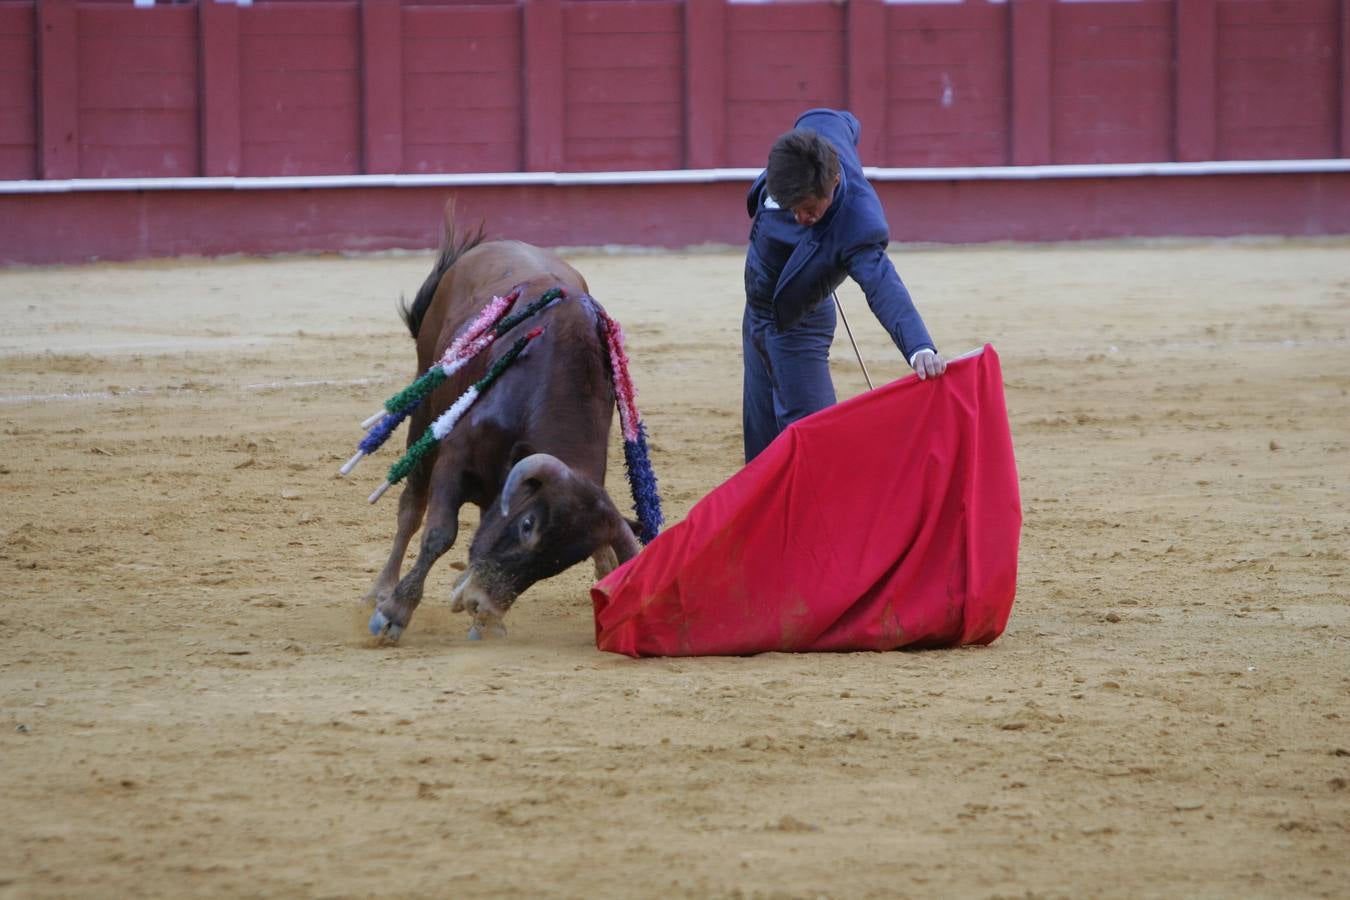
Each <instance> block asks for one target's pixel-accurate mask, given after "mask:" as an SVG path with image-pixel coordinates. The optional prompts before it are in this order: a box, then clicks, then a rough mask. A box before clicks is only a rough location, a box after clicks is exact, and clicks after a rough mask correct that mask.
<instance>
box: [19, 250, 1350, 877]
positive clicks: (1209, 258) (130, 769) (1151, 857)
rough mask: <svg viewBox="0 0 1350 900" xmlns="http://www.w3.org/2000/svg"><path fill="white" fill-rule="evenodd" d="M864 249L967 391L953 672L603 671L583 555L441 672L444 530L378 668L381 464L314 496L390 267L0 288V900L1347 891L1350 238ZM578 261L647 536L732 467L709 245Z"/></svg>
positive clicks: (859, 311) (363, 383)
mask: <svg viewBox="0 0 1350 900" xmlns="http://www.w3.org/2000/svg"><path fill="white" fill-rule="evenodd" d="M893 255H894V258H895V260H896V263H897V265H898V267H899V269H900V271H901V273H902V274H903V275H904V276H905V278H906V280H907V282H908V283H909V285H910V287H911V289H912V290H913V292H914V294H915V296H916V298H917V299H918V302H919V304H920V308H921V310H922V311H923V312H924V314H925V317H926V318H927V321H928V324H929V326H930V328H931V330H932V331H933V333H934V335H935V336H936V337H937V338H938V340H939V343H940V344H941V346H942V347H943V349H944V350H946V351H948V352H949V353H952V354H955V353H959V352H961V351H964V350H967V349H970V348H973V347H976V346H978V345H980V344H981V343H983V342H985V341H990V342H992V343H993V344H994V345H995V346H996V347H997V349H998V351H999V353H1000V355H1001V356H1002V360H1003V367H1004V373H1005V377H1006V380H1007V393H1008V407H1009V412H1010V416H1011V418H1012V428H1013V436H1014V440H1015V442H1016V446H1017V454H1018V460H1019V466H1020V470H1021V478H1022V496H1023V504H1024V511H1025V527H1024V531H1023V535H1022V553H1021V573H1020V575H1021V577H1020V589H1019V595H1018V601H1017V605H1016V607H1015V608H1014V610H1013V615H1012V620H1011V622H1010V625H1009V629H1008V631H1007V633H1006V634H1005V635H1004V636H1003V637H1002V638H1001V639H1000V640H999V641H997V642H996V643H994V644H993V645H992V646H990V647H987V648H976V649H964V650H956V651H944V652H925V653H904V652H902V653H890V654H848V655H785V654H766V655H763V656H758V657H753V658H744V659H741V658H713V659H658V660H644V661H632V660H629V659H626V658H622V657H617V656H611V655H608V654H601V653H600V652H598V651H597V650H596V649H595V648H594V645H593V643H592V638H593V632H592V621H591V613H590V605H589V600H588V597H587V593H586V591H587V588H588V587H589V584H590V582H589V580H588V575H589V565H585V566H581V567H578V568H577V569H575V570H573V571H572V572H569V573H566V574H564V575H563V576H560V577H558V578H556V579H553V580H551V581H548V582H545V583H543V584H541V585H538V586H537V587H535V588H534V589H532V590H531V591H529V592H528V593H527V594H526V595H525V596H524V597H523V598H522V599H521V601H520V602H519V603H518V604H517V606H516V608H515V610H514V611H513V612H512V614H511V616H510V618H509V619H508V624H509V625H510V626H511V633H510V635H509V637H507V638H505V639H503V640H494V641H485V642H482V643H470V642H469V641H467V640H466V635H465V632H466V628H467V626H468V620H467V619H466V618H465V617H464V616H462V615H452V614H451V613H450V612H449V611H448V607H447V604H446V602H445V598H446V594H447V586H448V584H449V582H450V580H451V578H452V576H454V575H455V574H456V573H455V571H454V570H453V569H452V568H451V565H450V564H451V563H453V562H455V561H458V560H462V559H463V558H464V555H465V552H466V551H465V549H464V548H465V546H466V542H465V541H464V540H463V539H461V542H460V545H459V546H457V547H456V548H455V549H454V550H452V551H451V554H450V556H449V557H448V558H447V559H446V560H444V561H442V563H441V565H440V566H439V567H438V568H437V569H436V571H435V572H433V575H432V579H431V581H430V582H429V592H428V601H427V603H426V604H425V605H424V606H423V608H422V609H421V610H420V611H419V613H418V615H417V617H416V618H415V619H414V621H413V623H412V628H411V629H410V631H409V632H408V634H407V635H406V636H405V638H404V641H403V643H402V645H401V646H399V647H397V648H387V647H377V646H375V645H373V643H372V642H371V641H370V639H368V638H367V637H365V636H364V632H363V630H362V627H363V625H364V622H365V619H366V616H367V612H366V610H365V608H364V607H362V606H360V605H359V603H358V599H359V597H360V596H361V594H362V593H363V592H364V591H365V590H366V588H367V587H368V585H369V582H370V581H371V579H372V578H373V576H374V573H375V571H376V569H377V567H378V566H379V565H380V564H381V563H382V561H383V558H384V556H385V555H386V554H387V552H388V544H389V541H390V539H391V537H392V535H393V528H394V509H395V505H396V504H395V502H394V499H395V498H394V497H392V496H391V497H388V498H386V499H385V500H383V501H381V502H380V503H379V504H377V505H375V506H369V505H367V504H366V502H365V497H366V494H367V493H368V492H369V491H370V489H371V488H372V487H373V486H374V485H375V484H376V483H377V482H378V481H379V479H380V476H381V473H382V472H383V470H384V468H385V467H386V466H387V465H388V463H389V462H390V458H388V457H384V455H383V454H382V455H381V458H380V459H379V460H377V461H374V462H367V463H366V464H365V465H363V466H362V467H360V468H358V469H357V470H356V472H355V473H354V476H353V477H352V478H350V479H346V480H342V479H339V478H336V477H335V470H336V469H337V467H338V466H339V465H340V464H341V462H342V461H343V460H345V459H346V458H347V456H348V455H349V454H350V452H351V448H352V447H353V446H354V443H355V441H356V439H357V437H358V436H359V430H358V427H357V426H358V423H359V422H360V420H361V419H362V418H364V417H365V416H366V415H367V414H369V413H370V412H371V411H372V410H374V409H375V408H377V407H378V406H379V404H380V402H381V401H382V400H383V399H384V398H385V397H386V396H387V395H388V394H390V393H391V392H392V391H394V390H396V389H398V388H399V387H402V386H403V384H404V383H406V381H407V380H408V378H409V377H410V376H411V375H412V374H413V371H412V370H413V365H414V359H413V350H412V343H411V341H410V340H409V339H408V338H407V336H406V333H405V332H404V331H403V328H402V324H401V323H400V322H399V320H398V317H397V316H396V314H395V310H394V306H395V301H396V299H397V298H398V296H399V294H400V293H403V294H406V295H408V296H411V295H412V294H413V293H414V292H415V291H416V289H417V287H418V285H419V284H420V283H421V281H422V279H423V277H424V276H425V275H426V273H427V271H428V269H429V267H430V255H429V254H417V255H409V256H383V257H374V258H357V259H343V258H288V259H276V260H261V261H257V260H225V261H200V260H194V261H175V262H165V263H154V264H141V265H95V266H88V267H76V268H53V269H40V270H33V269H30V270H7V271H0V321H3V322H4V329H3V335H2V336H0V425H3V437H0V448H3V454H2V455H0V495H2V496H3V507H4V508H3V513H2V514H0V570H3V571H4V572H6V573H7V576H6V578H5V582H4V583H5V585H6V587H5V590H4V593H3V604H2V605H0V626H3V627H4V629H5V631H6V633H8V634H9V635H10V637H9V639H8V640H6V641H5V642H4V644H3V647H2V648H0V759H2V760H3V765H0V799H2V800H3V807H4V815H3V817H0V897H24V898H28V897H57V896H65V897H76V896H78V897H87V896H108V897H118V896H121V897H129V896H137V897H175V898H178V897H189V896H212V897H237V896H238V897H242V896H276V897H363V896H380V897H404V896H434V897H471V898H472V897H542V896H550V897H576V898H596V897H670V896H676V897H697V898H704V897H726V898H730V897H741V898H749V897H794V898H795V897H802V898H807V897H822V896H823V897H832V898H855V897H942V896H960V897H1012V896H1016V897H1023V896H1033V897H1074V898H1077V897H1131V898H1134V897H1157V896H1176V897H1182V896H1184V897H1224V898H1227V897H1322V896H1326V897H1331V896H1342V897H1343V896H1345V892H1346V890H1347V887H1346V886H1347V884H1350V786H1348V785H1347V783H1348V782H1350V702H1348V701H1350V599H1348V598H1350V562H1347V559H1348V558H1350V396H1348V392H1350V241H1345V240H1337V241H1331V240H1329V241H1308V242H1274V241H1245V242H1228V243H1219V244H1204V243H1155V244H1087V245H1057V246H1036V247H1022V246H1002V247H983V248H950V249H944V248H910V249H897V250H896V252H895V253H894V254H893ZM569 258H570V259H571V260H572V261H573V262H574V263H575V264H576V265H577V267H578V268H579V269H580V270H581V271H582V272H583V274H585V275H586V276H587V277H588V279H589V280H590V283H591V288H592V292H593V293H594V294H595V295H596V297H598V298H599V299H600V300H601V302H603V303H605V304H606V306H607V307H608V308H609V310H610V312H611V313H613V314H614V315H615V316H616V317H617V318H618V319H619V320H620V321H621V322H623V323H624V325H625V327H626V329H627V331H628V335H629V345H630V351H631V353H632V356H633V360H634V364H635V369H634V377H635V379H636V381H637V384H638V387H639V389H640V391H641V397H640V402H641V405H642V408H643V410H644V413H645V415H646V417H647V420H648V425H649V429H650V433H651V435H652V439H653V445H654V446H653V460H654V463H655V466H656V470H657V474H658V476H659V477H660V479H661V484H662V488H663V494H664V499H665V503H666V507H667V518H668V519H670V520H671V521H676V520H678V519H679V518H681V517H682V516H683V515H684V513H685V512H686V511H687V510H688V509H689V507H690V506H691V505H692V504H693V503H694V502H695V501H696V500H697V499H698V498H699V497H701V496H702V495H703V494H705V493H706V492H707V491H708V490H710V489H711V488H712V487H714V486H715V485H717V484H718V483H720V482H721V481H722V480H723V479H725V478H726V477H727V476H728V475H730V474H731V473H732V472H734V471H735V470H736V468H737V465H738V462H739V453H740V425H739V392H740V364H739V346H740V343H739V341H740V339H739V324H740V316H741V300H740V290H739V285H740V281H741V275H740V267H741V256H740V254H739V253H737V252H730V251H729V252H725V253H718V252H709V253H701V254H692V255H660V254H653V255H620V256H615V255H604V254H595V253H589V254H587V253H579V254H569ZM843 297H844V303H845V307H846V309H848V311H849V313H850V317H851V320H852V323H853V326H854V330H855V332H857V333H858V335H859V339H860V342H861V344H862V347H863V351H864V353H865V355H866V358H867V360H868V361H869V365H870V367H871V369H872V372H873V376H874V378H875V377H880V378H881V379H884V380H889V379H891V378H895V377H899V376H900V375H902V374H904V373H905V371H907V370H905V369H902V363H901V361H900V359H899V354H898V353H897V352H895V350H894V349H893V348H890V347H888V346H887V343H886V340H885V337H884V335H883V333H882V332H881V329H880V327H879V326H878V324H877V323H876V321H875V319H872V318H871V317H870V315H869V314H868V312H867V309H866V306H865V303H864V301H863V299H862V297H861V294H860V293H859V292H858V291H857V289H856V287H854V286H853V285H852V284H851V283H850V284H849V285H848V286H847V287H846V290H845V293H844V295H843ZM835 376H836V383H837V385H838V387H839V391H840V394H841V396H851V395H853V394H855V393H857V392H858V391H859V390H861V389H862V388H863V386H864V385H863V382H862V378H861V375H860V373H859V372H858V368H857V365H856V363H855V362H854V361H853V359H852V353H851V351H850V350H849V348H848V344H847V342H846V339H845V338H844V337H843V332H842V329H841V332H840V339H839V341H838V342H837V343H836V345H835ZM897 439H902V436H899V435H898V436H897ZM386 452H389V451H386ZM611 457H612V460H613V465H612V467H611V478H610V482H611V487H612V488H613V492H614V493H615V495H616V497H619V498H621V500H622V502H621V505H622V506H623V507H624V508H627V505H628V504H627V498H626V487H625V485H624V483H623V478H622V465H621V459H622V456H621V449H620V445H619V442H618V439H617V436H616V437H615V439H614V441H613V446H612V451H611ZM474 521H476V512H474V513H471V514H470V515H469V516H468V520H467V522H466V525H467V526H471V525H472V523H473V522H474ZM464 533H465V532H461V534H462V535H463V534H464Z"/></svg>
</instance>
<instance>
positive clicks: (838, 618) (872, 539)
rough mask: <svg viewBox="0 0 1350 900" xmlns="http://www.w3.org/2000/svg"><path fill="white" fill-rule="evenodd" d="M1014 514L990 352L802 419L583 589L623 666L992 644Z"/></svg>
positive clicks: (1015, 533) (1011, 468) (1001, 618)
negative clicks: (651, 660)
mask: <svg viewBox="0 0 1350 900" xmlns="http://www.w3.org/2000/svg"><path fill="white" fill-rule="evenodd" d="M1021 529H1022V505H1021V497H1020V494H1019V491H1018V483H1017V464H1016V460H1015V459H1014V457H1013V446H1012V436H1011V434H1010V432H1009V430H1008V413H1007V407H1006V405H1005V403H1004V398H1003V375H1002V370H1001V368H1000V366H999V359H998V355H997V354H996V353H995V352H994V348H993V347H992V346H990V345H988V344H986V345H985V347H984V349H983V350H981V351H978V352H976V353H974V354H972V355H969V356H966V357H963V358H960V359H956V360H953V361H952V362H951V363H949V364H948V367H947V373H946V374H945V375H944V376H943V377H941V378H936V379H930V380H928V381H920V380H919V379H918V377H917V376H913V375H911V376H909V377H908V378H903V379H901V380H899V381H896V382H893V383H891V384H888V385H885V386H883V387H881V388H878V389H877V390H874V391H869V392H868V393H866V394H863V395H862V396H859V397H855V398H854V399H852V400H849V401H847V402H845V403H840V404H838V405H836V406H832V407H830V408H829V409H826V410H822V411H821V412H819V413H816V414H815V415H813V416H810V417H808V418H806V419H803V420H801V421H799V422H796V423H794V424H793V425H792V426H791V427H789V428H788V429H787V430H786V431H784V432H783V433H782V434H781V435H779V437H778V438H777V440H775V441H774V442H773V444H771V445H770V446H769V448H768V449H767V450H765V451H764V452H763V453H762V454H760V455H759V456H758V457H756V458H755V460H754V461H753V462H751V463H750V464H749V465H747V466H746V467H745V468H744V469H742V470H741V471H739V472H737V473H736V474H735V475H733V476H732V477H731V478H730V479H728V480H727V481H726V482H725V483H724V484H722V485H721V486H720V487H718V488H717V489H716V490H714V491H713V492H712V493H710V494H708V496H706V497H704V498H703V499H702V500H700V501H699V502H698V503H697V504H696V505H695V506H694V508H693V509H691V510H690V511H689V515H688V517H687V518H685V519H684V521H682V522H680V523H679V524H677V525H675V526H673V527H671V528H670V529H669V530H667V531H666V532H664V533H663V534H661V535H660V536H658V537H657V538H656V539H655V540H654V541H652V542H651V543H650V544H649V545H647V547H646V548H645V549H644V550H643V551H642V552H641V553H639V554H638V555H637V556H635V557H634V558H633V559H631V560H629V561H628V562H627V563H625V564H624V565H622V566H620V567H619V568H618V569H615V570H614V571H613V572H612V573H610V575H609V576H608V577H606V578H605V579H604V580H603V581H601V582H600V583H599V584H597V585H595V587H593V588H592V589H591V601H592V603H593V604H594V607H595V640H596V646H598V647H599V648H600V649H601V650H609V651H612V652H615V653H625V654H627V655H629V656H700V655H743V654H751V653H762V652H765V651H769V650H779V651H808V650H893V649H896V648H898V647H955V646H959V645H961V644H987V643H989V642H990V641H992V640H994V638H996V637H998V636H999V635H1000V634H1002V633H1003V629H1004V627H1005V626H1006V624H1007V622H1008V615H1009V613H1010V612H1011V611H1012V604H1013V595H1014V593H1015V592H1016V587H1017V545H1018V539H1019V537H1020V535H1021Z"/></svg>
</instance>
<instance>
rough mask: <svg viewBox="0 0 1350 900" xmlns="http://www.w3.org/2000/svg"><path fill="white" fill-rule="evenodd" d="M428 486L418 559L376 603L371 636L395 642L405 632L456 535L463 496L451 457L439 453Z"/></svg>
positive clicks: (455, 462) (372, 616) (455, 461)
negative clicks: (428, 582)
mask: <svg viewBox="0 0 1350 900" xmlns="http://www.w3.org/2000/svg"><path fill="white" fill-rule="evenodd" d="M430 483H431V484H430V497H429V499H428V502H427V511H426V526H425V530H424V531H423V534H422V547H421V550H420V551H419V552H418V554H417V559H416V560H415V561H414V562H413V565H412V568H411V569H409V570H408V573H407V574H406V575H404V576H403V577H402V578H401V579H399V581H398V585H397V586H396V587H395V588H394V590H393V592H392V593H391V594H390V595H389V596H387V597H382V598H380V599H379V600H378V601H377V603H376V605H375V612H374V613H373V614H372V615H371V617H370V633H371V634H373V635H375V636H376V637H382V638H384V639H385V640H388V641H397V640H398V639H399V637H400V636H402V634H403V632H404V630H405V629H407V627H408V622H409V621H411V619H412V615H413V612H414V611H415V610H416V609H417V606H418V604H420V603H421V602H422V591H423V587H424V585H425V584H426V580H427V575H428V574H430V572H431V567H432V566H433V565H435V564H436V560H438V559H440V558H441V557H442V556H444V555H445V551H447V550H449V549H450V548H451V547H452V546H453V545H454V543H455V538H456V536H457V535H458V533H459V507H460V504H461V503H462V502H463V495H462V489H461V485H460V466H459V461H458V460H457V459H455V458H454V457H453V454H450V453H445V452H442V453H441V454H440V456H439V457H437V459H436V464H435V466H434V468H433V469H432V472H431V478H430ZM400 512H402V509H401V507H400Z"/></svg>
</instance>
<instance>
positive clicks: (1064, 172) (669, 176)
mask: <svg viewBox="0 0 1350 900" xmlns="http://www.w3.org/2000/svg"><path fill="white" fill-rule="evenodd" d="M760 171H761V170H760V169H665V170H652V171H643V172H470V173H463V174H429V175H396V174H390V175H293V176H280V175H279V176H272V177H261V176H259V177H238V178H231V177H210V178H70V179H53V180H51V181H42V180H30V181H0V194H63V193H76V192H86V191H266V190H272V191H279V190H318V189H343V188H424V187H512V186H529V185H533V186H538V185H544V186H553V187H570V186H579V185H625V184H653V185H655V184H710V183H714V182H725V181H742V182H749V181H753V180H754V179H755V178H756V177H758V175H759V173H760ZM1332 172H1350V159H1270V160H1219V161H1214V162H1156V163H1084V164H1078V165H1053V166H954V167H945V168H944V167H938V168H886V167H878V166H868V167H864V169H863V173H864V174H865V175H866V176H867V177H868V178H869V179H871V180H872V181H998V180H1004V181H1024V180H1028V181H1034V180H1042V179H1056V178H1140V177H1169V176H1172V177H1175V176H1198V175H1306V174H1317V173H1332Z"/></svg>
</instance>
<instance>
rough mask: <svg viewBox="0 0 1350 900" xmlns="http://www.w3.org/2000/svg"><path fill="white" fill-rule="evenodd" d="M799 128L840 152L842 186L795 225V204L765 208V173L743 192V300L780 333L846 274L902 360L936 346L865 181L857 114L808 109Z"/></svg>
mask: <svg viewBox="0 0 1350 900" xmlns="http://www.w3.org/2000/svg"><path fill="white" fill-rule="evenodd" d="M794 127H799V128H813V129H815V130H816V131H817V132H819V133H820V135H821V136H822V137H824V138H825V139H826V140H828V141H829V142H830V143H831V144H832V145H834V149H835V152H836V153H838V154H839V170H840V171H839V187H838V188H837V189H836V190H835V193H834V200H833V201H832V202H831V203H830V207H829V209H828V210H826V212H825V215H824V216H823V217H822V218H821V220H820V221H819V222H817V223H816V224H815V225H798V224H797V221H796V218H795V217H794V216H793V214H792V210H790V209H773V208H770V207H766V206H765V205H764V201H765V199H766V197H767V187H766V183H765V180H766V176H765V174H761V175H760V176H759V177H758V178H757V179H755V183H754V185H753V186H752V187H751V188H750V193H749V195H748V196H747V197H746V211H747V212H748V213H749V214H750V217H751V218H752V219H753V220H754V224H753V225H751V227H750V247H749V250H748V251H747V252H746V256H745V299H746V303H748V304H749V305H750V306H751V307H753V308H755V309H756V310H758V311H759V312H761V313H762V314H766V315H771V316H772V317H773V319H774V324H775V325H776V326H777V327H778V330H779V331H786V330H787V329H789V328H791V327H792V326H794V325H796V324H797V323H798V322H800V321H801V319H802V317H803V316H805V315H806V313H807V312H809V311H810V310H811V309H812V308H813V307H815V305H816V304H817V303H819V302H821V301H822V300H825V299H827V298H828V297H829V296H830V293H831V292H832V291H834V290H835V288H837V287H839V285H840V284H841V283H843V280H844V277H845V276H848V277H850V278H852V279H853V280H854V281H856V282H857V283H858V285H859V286H860V287H861V288H862V290H863V293H864V294H865V295H866V296H867V303H868V305H869V306H871V307H872V312H873V314H875V315H876V317H877V319H878V321H880V322H881V324H882V326H883V327H885V329H886V331H887V332H889V333H890V336H891V339H892V340H894V341H895V345H896V346H897V347H899V348H900V352H901V353H903V354H904V356H905V359H906V360H909V359H912V358H913V356H914V353H915V351H917V350H922V349H924V348H925V347H927V348H929V349H931V350H936V349H937V348H936V347H935V346H934V344H933V339H932V338H930V337H929V336H928V329H927V328H925V327H924V324H923V319H922V318H921V317H920V316H919V311H918V310H917V309H915V308H914V301H913V300H911V299H910V296H909V291H908V290H906V289H905V285H904V282H902V281H901V280H900V276H899V275H898V274H897V273H896V271H895V266H894V265H892V264H891V261H890V258H889V257H887V256H886V245H887V244H888V243H890V228H889V227H888V226H887V224H886V214H885V212H884V211H883V210H882V208H881V201H880V200H879V199H878V198H877V193H876V191H874V190H873V189H872V186H871V185H870V184H868V183H867V179H865V178H863V172H862V163H861V162H860V161H859V159H858V146H857V145H858V134H859V132H860V131H861V126H859V124H858V120H857V118H856V117H854V115H853V114H852V113H849V112H843V111H840V110H833V109H811V110H807V111H806V112H804V113H802V114H801V116H800V117H798V119H797V122H796V125H795V126H794Z"/></svg>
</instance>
